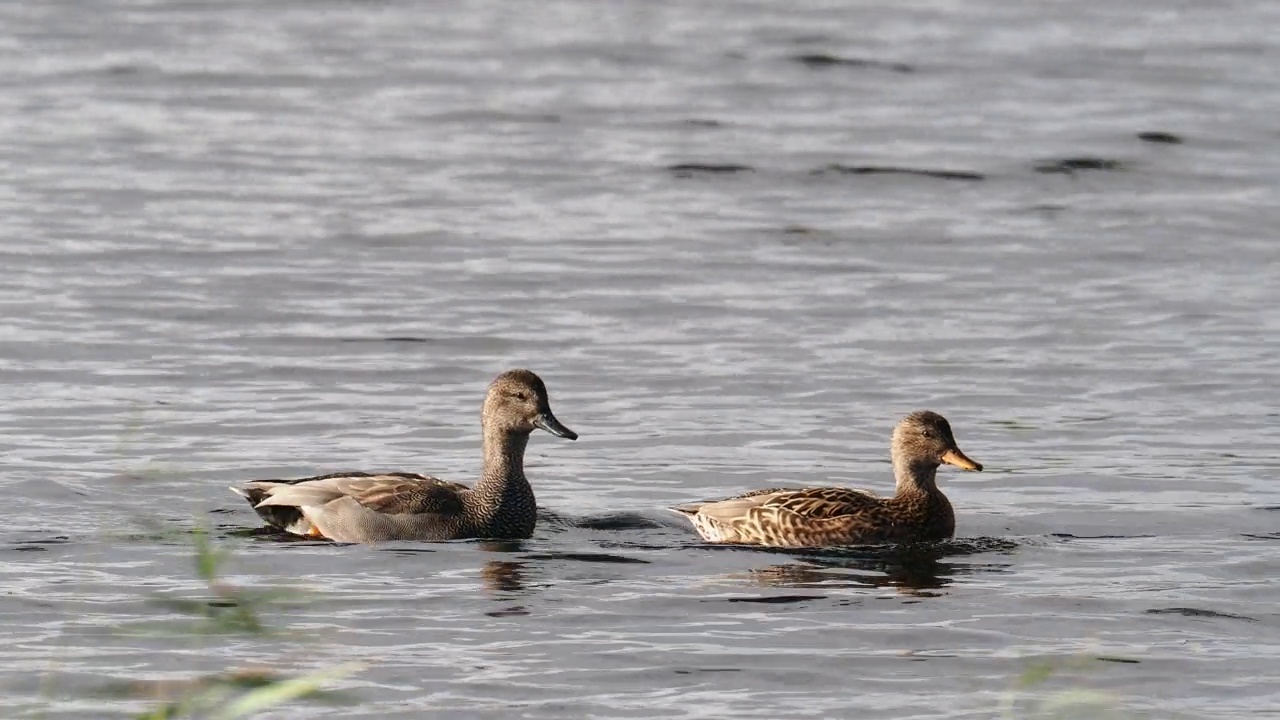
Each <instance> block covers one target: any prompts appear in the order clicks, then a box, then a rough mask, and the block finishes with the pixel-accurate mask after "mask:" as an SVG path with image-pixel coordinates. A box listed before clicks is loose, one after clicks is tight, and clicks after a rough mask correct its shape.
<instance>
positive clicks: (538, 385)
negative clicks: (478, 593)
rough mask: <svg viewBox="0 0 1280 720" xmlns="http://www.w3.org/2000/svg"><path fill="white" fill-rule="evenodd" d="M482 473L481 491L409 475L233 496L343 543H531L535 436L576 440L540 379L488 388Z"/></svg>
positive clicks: (299, 482)
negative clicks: (528, 471)
mask: <svg viewBox="0 0 1280 720" xmlns="http://www.w3.org/2000/svg"><path fill="white" fill-rule="evenodd" d="M481 419H482V427H483V430H484V467H483V470H482V471H481V476H480V481H479V482H477V483H476V485H475V487H467V486H466V485H462V484H459V483H455V482H449V481H446V480H441V479H440V478H436V477H432V476H429V475H420V474H418V473H408V472H388V473H366V472H345V473H331V474H328V475H317V476H315V477H308V478H299V479H293V480H258V481H253V482H249V483H245V484H244V485H241V486H239V487H233V488H231V489H232V490H233V491H234V492H236V493H238V494H239V495H241V496H243V497H244V498H245V499H247V500H248V501H249V504H250V505H251V506H253V509H254V511H256V512H257V513H258V515H259V516H260V517H261V518H262V519H263V520H264V521H266V522H267V523H268V524H269V525H271V526H273V527H276V528H278V529H280V530H284V531H285V532H289V533H292V534H295V535H304V536H308V537H317V538H328V539H330V540H338V541H343V542H378V541H386V540H424V541H442V540H454V539H460V538H473V537H488V538H525V537H529V536H530V535H531V534H532V533H533V528H534V524H535V522H536V518H537V502H536V501H535V499H534V496H533V488H532V487H531V486H530V485H529V481H528V480H527V479H526V478H525V475H524V450H525V446H526V445H527V443H528V440H529V434H530V433H531V432H532V431H533V430H534V428H542V429H544V430H547V431H548V432H551V433H553V434H555V435H558V436H560V437H566V438H569V439H576V438H577V437H578V436H577V434H576V433H574V432H573V431H572V430H569V429H568V428H566V427H564V426H563V425H561V424H560V422H559V421H558V420H556V419H555V416H554V415H552V414H551V407H550V403H549V400H548V398H547V390H546V387H545V385H543V383H542V380H541V379H539V378H538V376H537V375H534V374H533V373H532V372H529V371H528V370H512V371H509V372H506V373H503V374H502V375H499V376H498V378H497V379H495V380H494V381H493V383H492V384H491V385H490V386H489V392H488V394H487V396H486V398H485V404H484V410H483V412H482V414H481Z"/></svg>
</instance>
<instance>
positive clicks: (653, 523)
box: [538, 508, 688, 531]
mask: <svg viewBox="0 0 1280 720" xmlns="http://www.w3.org/2000/svg"><path fill="white" fill-rule="evenodd" d="M538 523H539V524H540V525H543V526H547V527H549V529H551V530H555V531H563V530H565V529H568V528H578V529H582V530H657V529H661V528H673V527H680V528H687V527H688V523H687V522H684V523H681V522H678V518H675V516H672V518H671V521H670V522H663V521H661V520H657V519H655V518H652V517H648V516H646V515H642V514H640V513H630V512H612V513H603V514H601V515H587V516H583V517H570V516H568V515H562V514H560V513H557V512H555V511H553V510H543V509H541V508H539V509H538Z"/></svg>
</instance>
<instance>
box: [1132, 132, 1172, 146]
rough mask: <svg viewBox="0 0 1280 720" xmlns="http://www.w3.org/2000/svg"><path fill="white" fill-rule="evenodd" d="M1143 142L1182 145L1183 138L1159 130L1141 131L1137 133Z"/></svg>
mask: <svg viewBox="0 0 1280 720" xmlns="http://www.w3.org/2000/svg"><path fill="white" fill-rule="evenodd" d="M1137 137H1138V139H1139V140H1141V141H1142V142H1149V143H1158V144H1161V145H1181V144H1182V142H1183V141H1182V138H1181V137H1179V136H1177V135H1174V134H1173V133H1169V132H1161V131H1159V130H1151V131H1147V132H1140V133H1138V135H1137Z"/></svg>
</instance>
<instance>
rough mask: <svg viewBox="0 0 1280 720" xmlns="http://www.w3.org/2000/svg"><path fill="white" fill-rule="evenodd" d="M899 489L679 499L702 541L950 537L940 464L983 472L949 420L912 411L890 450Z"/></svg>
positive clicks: (826, 542)
mask: <svg viewBox="0 0 1280 720" xmlns="http://www.w3.org/2000/svg"><path fill="white" fill-rule="evenodd" d="M890 456H891V457H892V459H893V474H894V477H895V478H896V480H897V492H896V493H895V494H894V495H893V496H892V497H878V496H876V495H874V494H872V493H870V492H867V491H864V490H854V489H850V488H843V487H812V488H768V489H764V490H753V491H751V492H748V493H743V494H742V495H737V496H735V497H731V498H726V499H723V500H710V501H705V502H698V503H689V504H684V505H677V506H675V507H672V508H671V510H673V511H675V512H677V513H679V514H681V515H684V516H685V517H687V518H688V519H689V520H690V521H691V522H692V523H693V527H694V529H695V530H697V532H698V534H699V535H700V536H702V539H703V540H706V541H707V542H711V543H734V544H742V545H761V546H766V547H775V548H796V547H826V546H839V545H862V544H879V543H903V542H927V541H936V540H945V539H947V538H950V537H951V536H952V535H954V534H955V529H956V516H955V511H954V510H953V509H952V507H951V502H950V501H949V500H947V497H946V496H945V495H943V494H942V491H941V490H939V489H938V483H937V474H938V467H939V466H940V465H942V464H947V465H954V466H956V467H959V468H963V469H965V470H973V471H981V470H982V464H981V463H979V462H977V461H975V460H973V459H971V458H969V456H968V455H965V454H964V453H963V452H962V451H961V450H960V447H959V446H958V445H957V444H956V440H955V436H954V435H953V434H952V432H951V424H950V423H949V422H947V419H946V418H944V417H942V416H941V415H939V414H938V413H936V412H933V411H930V410H919V411H916V412H913V413H911V414H909V415H907V416H906V417H904V418H903V419H902V420H901V421H899V422H898V424H897V426H896V427H894V429H893V442H892V446H891V450H890Z"/></svg>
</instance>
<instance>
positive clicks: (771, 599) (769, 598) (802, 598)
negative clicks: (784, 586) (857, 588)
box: [702, 595, 827, 605]
mask: <svg viewBox="0 0 1280 720" xmlns="http://www.w3.org/2000/svg"><path fill="white" fill-rule="evenodd" d="M826 599H827V596H826V595H765V596H762V597H727V598H714V599H711V600H703V601H702V602H719V601H721V600H723V601H724V602H731V603H760V604H762V605H788V604H791V603H801V602H809V601H811V600H826Z"/></svg>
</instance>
